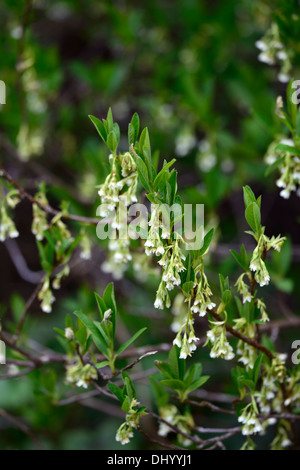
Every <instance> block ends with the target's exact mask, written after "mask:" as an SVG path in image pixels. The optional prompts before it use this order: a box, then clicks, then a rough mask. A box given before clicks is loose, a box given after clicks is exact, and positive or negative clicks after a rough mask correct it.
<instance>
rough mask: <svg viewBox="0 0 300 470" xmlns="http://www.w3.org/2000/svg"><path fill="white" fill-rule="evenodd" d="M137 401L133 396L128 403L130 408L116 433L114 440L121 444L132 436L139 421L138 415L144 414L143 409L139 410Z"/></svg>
mask: <svg viewBox="0 0 300 470" xmlns="http://www.w3.org/2000/svg"><path fill="white" fill-rule="evenodd" d="M138 406H139V402H138V401H137V400H136V399H135V398H133V399H132V400H131V403H130V408H129V411H128V413H127V414H126V417H125V422H124V423H122V424H121V426H120V427H119V429H118V430H117V434H116V441H117V442H120V443H121V444H122V445H125V444H128V443H129V442H130V439H131V438H132V437H133V429H136V428H137V427H138V425H139V422H140V417H141V416H143V415H146V414H147V413H145V412H144V411H142V412H141V411H140V410H139V409H138V408H137V407H138Z"/></svg>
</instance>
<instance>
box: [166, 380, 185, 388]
mask: <svg viewBox="0 0 300 470" xmlns="http://www.w3.org/2000/svg"><path fill="white" fill-rule="evenodd" d="M161 383H162V384H164V385H166V386H167V387H169V388H171V389H172V390H180V391H182V390H184V388H185V387H184V382H183V381H182V380H178V379H177V380H176V379H167V380H162V381H161Z"/></svg>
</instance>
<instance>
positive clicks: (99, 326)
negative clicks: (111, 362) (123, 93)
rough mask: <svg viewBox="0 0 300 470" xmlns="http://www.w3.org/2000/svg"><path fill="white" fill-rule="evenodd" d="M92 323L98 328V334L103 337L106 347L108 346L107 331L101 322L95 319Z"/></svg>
mask: <svg viewBox="0 0 300 470" xmlns="http://www.w3.org/2000/svg"><path fill="white" fill-rule="evenodd" d="M94 325H95V326H96V328H98V330H99V331H100V334H101V337H102V338H103V340H104V341H105V344H106V346H107V347H108V348H110V340H109V336H108V332H107V331H105V329H104V327H103V326H102V325H101V323H99V322H98V321H95V322H94Z"/></svg>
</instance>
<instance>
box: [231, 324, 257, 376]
mask: <svg viewBox="0 0 300 470" xmlns="http://www.w3.org/2000/svg"><path fill="white" fill-rule="evenodd" d="M233 321H234V323H235V325H234V329H235V330H237V331H239V332H240V333H242V334H243V335H244V336H247V338H255V326H254V324H253V323H248V322H247V320H246V318H238V319H235V320H233ZM237 355H238V356H240V357H239V359H238V361H239V362H241V363H242V364H244V366H245V367H246V369H248V368H250V369H253V367H254V363H255V361H256V359H257V352H256V349H255V348H254V347H253V346H250V345H249V344H248V343H245V342H244V341H241V340H239V342H238V345H237Z"/></svg>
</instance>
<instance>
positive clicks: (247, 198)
mask: <svg viewBox="0 0 300 470" xmlns="http://www.w3.org/2000/svg"><path fill="white" fill-rule="evenodd" d="M243 192H244V202H245V207H246V208H247V207H248V206H249V204H251V203H252V202H256V197H255V195H254V193H253V191H252V189H251V188H250V186H244V187H243Z"/></svg>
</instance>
